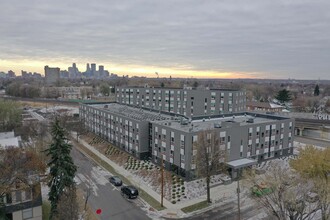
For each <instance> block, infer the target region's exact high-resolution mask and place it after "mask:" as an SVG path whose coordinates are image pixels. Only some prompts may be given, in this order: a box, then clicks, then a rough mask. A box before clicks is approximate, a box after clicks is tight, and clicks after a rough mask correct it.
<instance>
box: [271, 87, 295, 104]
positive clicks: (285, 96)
mask: <svg viewBox="0 0 330 220" xmlns="http://www.w3.org/2000/svg"><path fill="white" fill-rule="evenodd" d="M275 98H276V99H277V100H278V101H280V102H281V103H284V102H288V101H290V100H291V94H290V92H289V91H288V90H286V89H282V90H280V91H278V93H277V95H276V96H275Z"/></svg>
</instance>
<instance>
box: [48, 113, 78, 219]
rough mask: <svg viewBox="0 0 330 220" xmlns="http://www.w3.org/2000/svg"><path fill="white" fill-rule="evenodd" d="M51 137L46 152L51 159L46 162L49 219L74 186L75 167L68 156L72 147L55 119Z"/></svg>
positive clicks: (56, 211) (56, 212) (54, 214)
mask: <svg viewBox="0 0 330 220" xmlns="http://www.w3.org/2000/svg"><path fill="white" fill-rule="evenodd" d="M51 135H52V142H51V144H50V145H49V148H48V149H47V150H46V152H47V156H49V157H50V158H51V159H50V161H49V162H48V166H49V168H50V181H49V182H48V186H49V187H50V191H49V194H48V197H49V201H50V203H51V218H53V217H54V216H56V214H58V210H57V206H58V204H59V200H60V198H61V196H62V194H63V193H64V192H67V191H68V190H69V188H70V187H72V186H73V185H74V176H75V173H76V171H77V167H76V166H75V164H74V163H73V159H72V157H71V156H70V152H71V149H72V146H71V144H69V143H68V139H67V137H66V132H65V130H64V128H63V127H61V125H60V121H59V120H58V119H57V118H55V121H54V123H53V124H52V129H51Z"/></svg>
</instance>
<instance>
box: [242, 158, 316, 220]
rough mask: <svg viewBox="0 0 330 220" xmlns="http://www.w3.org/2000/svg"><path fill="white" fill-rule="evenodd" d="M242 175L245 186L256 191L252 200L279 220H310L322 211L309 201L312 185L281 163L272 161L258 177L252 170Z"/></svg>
mask: <svg viewBox="0 0 330 220" xmlns="http://www.w3.org/2000/svg"><path fill="white" fill-rule="evenodd" d="M243 176H244V180H243V182H244V186H245V187H246V188H248V189H249V190H251V191H252V192H254V194H253V199H254V200H255V201H256V202H257V203H259V204H260V205H261V206H262V207H263V208H265V210H266V211H267V212H268V214H269V215H270V216H273V217H274V218H276V219H278V220H286V219H290V220H304V219H311V218H313V216H314V215H315V213H316V211H317V210H319V208H318V206H317V205H315V204H314V203H310V202H308V196H309V193H310V192H311V190H312V189H313V184H310V183H309V182H308V181H306V180H305V179H303V178H301V177H300V176H299V175H297V174H296V173H294V172H293V171H292V170H290V169H289V168H288V167H285V166H282V164H281V163H280V162H275V161H273V163H272V165H271V166H270V168H269V169H268V170H267V172H266V173H265V174H261V175H256V174H255V172H254V170H249V171H245V173H244V174H243Z"/></svg>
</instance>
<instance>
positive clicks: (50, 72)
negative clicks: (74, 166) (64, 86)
mask: <svg viewBox="0 0 330 220" xmlns="http://www.w3.org/2000/svg"><path fill="white" fill-rule="evenodd" d="M59 79H60V68H58V67H54V68H53V67H48V66H45V80H46V83H47V84H53V83H56V82H57V81H58V80H59Z"/></svg>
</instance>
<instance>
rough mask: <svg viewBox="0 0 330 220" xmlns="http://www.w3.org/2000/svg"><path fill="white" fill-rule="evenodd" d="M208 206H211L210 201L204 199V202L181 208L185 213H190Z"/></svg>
mask: <svg viewBox="0 0 330 220" xmlns="http://www.w3.org/2000/svg"><path fill="white" fill-rule="evenodd" d="M208 206H209V203H207V201H202V202H199V203H196V204H194V205H191V206H187V207H184V208H182V209H181V210H182V211H183V212H184V213H189V212H194V211H197V210H200V209H204V208H206V207H208Z"/></svg>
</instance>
